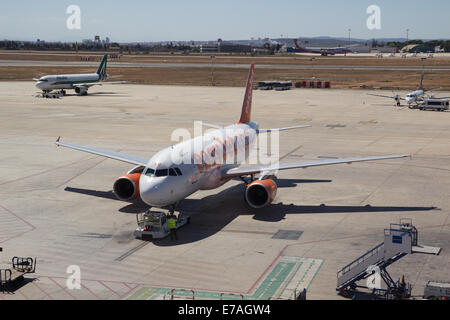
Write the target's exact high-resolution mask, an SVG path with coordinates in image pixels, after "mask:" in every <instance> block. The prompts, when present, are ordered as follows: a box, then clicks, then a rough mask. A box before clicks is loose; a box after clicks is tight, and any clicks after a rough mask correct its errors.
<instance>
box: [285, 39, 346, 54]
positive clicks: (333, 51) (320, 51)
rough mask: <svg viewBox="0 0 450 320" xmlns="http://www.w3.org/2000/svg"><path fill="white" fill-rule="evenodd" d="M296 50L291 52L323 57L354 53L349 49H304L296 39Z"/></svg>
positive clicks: (293, 49)
mask: <svg viewBox="0 0 450 320" xmlns="http://www.w3.org/2000/svg"><path fill="white" fill-rule="evenodd" d="M294 43H295V48H292V49H291V52H298V53H314V54H320V55H322V56H325V57H326V56H328V55H332V56H334V55H335V54H347V53H352V52H353V51H352V50H350V49H348V48H341V47H338V48H307V47H302V46H301V44H300V42H299V41H298V40H297V39H294Z"/></svg>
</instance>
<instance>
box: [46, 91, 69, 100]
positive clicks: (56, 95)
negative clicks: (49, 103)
mask: <svg viewBox="0 0 450 320" xmlns="http://www.w3.org/2000/svg"><path fill="white" fill-rule="evenodd" d="M64 95H65V91H64V93H63V92H62V91H58V92H44V93H42V97H43V98H47V99H60V98H61V97H62V96H64Z"/></svg>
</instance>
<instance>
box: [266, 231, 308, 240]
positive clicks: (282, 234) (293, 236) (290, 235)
mask: <svg viewBox="0 0 450 320" xmlns="http://www.w3.org/2000/svg"><path fill="white" fill-rule="evenodd" d="M302 234H303V231H297V230H279V231H278V232H277V233H275V234H274V236H273V237H272V239H281V240H298V239H300V237H301V236H302Z"/></svg>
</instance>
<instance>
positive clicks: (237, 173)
mask: <svg viewBox="0 0 450 320" xmlns="http://www.w3.org/2000/svg"><path fill="white" fill-rule="evenodd" d="M407 157H410V155H409V154H402V155H392V156H377V157H367V158H349V159H330V160H315V161H305V162H293V163H284V164H274V165H269V166H259V167H248V168H245V167H244V168H234V169H230V170H228V171H227V172H225V174H224V176H223V179H227V178H235V177H242V176H248V175H252V174H258V173H261V172H272V171H277V170H288V169H298V168H303V169H306V168H309V167H319V166H329V165H333V164H342V163H347V164H352V163H353V162H364V161H375V160H387V159H398V158H407Z"/></svg>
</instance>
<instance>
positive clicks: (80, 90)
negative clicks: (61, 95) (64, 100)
mask: <svg viewBox="0 0 450 320" xmlns="http://www.w3.org/2000/svg"><path fill="white" fill-rule="evenodd" d="M75 92H76V93H77V94H78V95H80V96H85V95H87V92H88V88H87V87H85V86H79V87H75Z"/></svg>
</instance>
